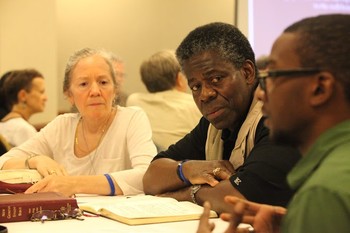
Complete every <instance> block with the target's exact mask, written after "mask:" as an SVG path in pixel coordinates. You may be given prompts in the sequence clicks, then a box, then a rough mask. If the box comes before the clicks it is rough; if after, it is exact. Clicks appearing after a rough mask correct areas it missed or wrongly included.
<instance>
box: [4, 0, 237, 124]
mask: <svg viewBox="0 0 350 233" xmlns="http://www.w3.org/2000/svg"><path fill="white" fill-rule="evenodd" d="M234 2H235V1H234V0H176V1H172V0H73V1H72V0H0V73H1V74H2V73H4V72H5V71H7V70H9V69H14V68H24V67H35V68H37V69H38V70H40V71H41V72H42V73H43V74H44V76H45V78H46V84H47V90H48V92H47V93H48V97H49V100H48V103H47V108H46V110H45V112H44V113H42V114H37V115H36V116H33V118H32V119H31V122H33V123H35V122H46V121H49V120H51V119H52V118H53V117H54V116H55V115H56V114H57V112H58V111H67V110H69V109H70V106H69V105H68V102H67V101H66V100H65V98H64V96H63V94H62V82H63V74H64V67H65V63H66V61H67V59H68V57H69V55H70V54H71V53H72V52H73V51H75V50H78V49H81V48H83V47H100V48H101V47H102V48H105V49H108V50H110V51H112V52H114V53H116V54H118V55H120V56H121V57H122V58H123V59H124V61H125V62H126V72H127V79H126V83H125V89H126V90H127V91H128V92H129V93H132V92H138V91H143V92H145V91H146V89H145V88H144V86H143V84H142V83H141V81H140V76H139V66H140V64H141V62H142V61H143V60H144V59H145V58H147V57H148V56H150V55H151V54H152V53H154V52H156V51H158V50H161V49H176V47H177V46H178V45H179V43H180V42H181V40H182V39H183V38H184V37H185V36H186V35H187V34H188V33H189V32H190V31H191V30H193V29H194V28H195V27H197V26H200V25H203V24H205V23H209V22H214V21H222V22H227V23H233V22H234Z"/></svg>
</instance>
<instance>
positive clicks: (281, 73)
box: [258, 68, 321, 91]
mask: <svg viewBox="0 0 350 233" xmlns="http://www.w3.org/2000/svg"><path fill="white" fill-rule="evenodd" d="M319 72H321V70H320V69H317V68H299V69H294V70H268V71H261V72H259V74H258V79H259V84H260V87H261V89H262V90H263V91H266V79H267V78H272V79H274V78H278V77H301V76H308V75H312V74H317V73H319Z"/></svg>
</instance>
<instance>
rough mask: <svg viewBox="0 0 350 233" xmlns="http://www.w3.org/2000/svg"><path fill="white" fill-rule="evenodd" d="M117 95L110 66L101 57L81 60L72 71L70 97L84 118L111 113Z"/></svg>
mask: <svg viewBox="0 0 350 233" xmlns="http://www.w3.org/2000/svg"><path fill="white" fill-rule="evenodd" d="M115 94H116V89H115V85H114V83H113V79H112V76H111V70H110V66H109V65H108V64H107V62H106V60H105V59H104V58H103V57H101V56H100V55H93V56H90V57H86V58H83V59H81V60H80V61H79V62H78V63H77V64H76V66H75V67H74V69H73V70H72V72H71V82H70V88H69V91H68V97H69V100H70V102H71V104H74V105H75V106H76V108H77V109H78V111H79V112H80V114H81V115H82V116H90V117H96V116H100V115H103V114H106V112H108V113H109V112H110V111H111V108H112V105H113V100H114V98H115Z"/></svg>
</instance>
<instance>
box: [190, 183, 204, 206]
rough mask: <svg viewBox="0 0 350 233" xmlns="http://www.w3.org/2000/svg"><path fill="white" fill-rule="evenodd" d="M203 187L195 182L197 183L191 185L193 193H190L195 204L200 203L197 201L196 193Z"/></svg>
mask: <svg viewBox="0 0 350 233" xmlns="http://www.w3.org/2000/svg"><path fill="white" fill-rule="evenodd" d="M200 188H201V185H200V184H195V185H192V186H191V193H190V195H191V198H192V202H193V203H194V204H197V205H198V203H197V201H196V196H195V195H196V193H197V192H198V190H199V189H200Z"/></svg>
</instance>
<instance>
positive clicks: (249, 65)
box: [242, 60, 256, 84]
mask: <svg viewBox="0 0 350 233" xmlns="http://www.w3.org/2000/svg"><path fill="white" fill-rule="evenodd" d="M242 74H243V77H244V78H245V79H246V82H247V84H253V83H254V82H255V79H256V77H255V65H254V62H252V61H251V60H246V61H245V62H244V63H243V66H242Z"/></svg>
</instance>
